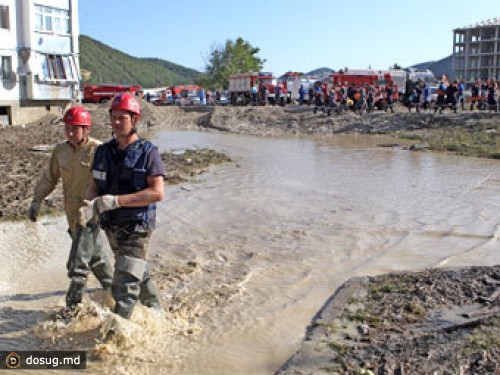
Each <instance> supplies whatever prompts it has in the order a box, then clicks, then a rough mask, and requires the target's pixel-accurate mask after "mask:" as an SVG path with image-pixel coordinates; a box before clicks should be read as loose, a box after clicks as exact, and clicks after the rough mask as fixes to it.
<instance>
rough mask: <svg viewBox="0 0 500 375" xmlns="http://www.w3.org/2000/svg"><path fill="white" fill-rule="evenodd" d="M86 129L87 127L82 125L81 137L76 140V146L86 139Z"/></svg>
mask: <svg viewBox="0 0 500 375" xmlns="http://www.w3.org/2000/svg"><path fill="white" fill-rule="evenodd" d="M86 130H87V127H86V126H84V127H83V129H82V134H83V135H82V139H80V140H79V141H78V142H76V145H77V146H81V145H82V144H83V143H84V142H85V141H86V140H87V137H88V135H87V134H85V131H86Z"/></svg>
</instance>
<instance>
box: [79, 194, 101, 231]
mask: <svg viewBox="0 0 500 375" xmlns="http://www.w3.org/2000/svg"><path fill="white" fill-rule="evenodd" d="M89 221H97V212H96V209H95V199H93V200H91V201H88V200H84V201H83V206H82V207H80V208H79V209H78V224H79V225H81V226H82V227H83V228H85V227H86V226H87V224H88V223H89Z"/></svg>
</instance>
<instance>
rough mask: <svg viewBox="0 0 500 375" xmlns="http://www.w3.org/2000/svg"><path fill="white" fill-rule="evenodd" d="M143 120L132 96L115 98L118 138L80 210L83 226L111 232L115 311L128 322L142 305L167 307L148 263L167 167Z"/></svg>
mask: <svg viewBox="0 0 500 375" xmlns="http://www.w3.org/2000/svg"><path fill="white" fill-rule="evenodd" d="M140 115H141V110H140V107H139V103H138V102H137V100H136V99H135V98H134V97H133V96H132V95H130V94H119V95H117V96H116V97H115V98H114V99H113V101H112V103H111V108H110V117H111V126H112V128H113V135H114V138H113V139H112V140H111V141H109V142H107V143H105V144H103V145H101V146H99V147H98V149H97V151H96V154H95V157H94V161H93V163H92V177H93V178H91V179H90V183H89V189H88V191H87V199H89V200H86V201H85V202H84V203H85V205H84V206H82V208H81V209H80V222H81V223H82V224H85V223H86V222H88V221H94V220H96V218H97V217H99V222H100V225H101V227H102V228H103V229H104V230H105V232H106V236H107V237H108V240H109V244H110V247H111V249H112V250H113V253H114V255H115V273H114V276H113V285H112V294H113V297H114V299H115V302H116V305H115V312H116V313H117V314H118V315H120V316H122V317H123V318H126V319H129V318H130V317H131V316H132V312H133V310H134V306H135V305H136V304H137V302H138V301H140V302H141V303H142V304H144V305H146V306H147V307H152V308H157V309H158V310H159V309H160V307H161V306H160V301H159V300H158V296H157V294H156V289H155V286H154V284H153V281H152V280H151V277H150V275H149V267H148V265H147V262H146V258H147V247H148V243H149V239H150V237H151V234H152V231H153V229H154V228H155V223H156V205H155V203H156V202H158V201H161V200H162V199H163V194H164V193H163V177H164V175H165V168H164V166H163V163H162V160H161V158H160V154H159V152H158V149H157V148H156V147H155V146H153V144H152V143H151V142H149V141H146V140H144V139H142V138H139V136H138V135H137V129H136V125H137V122H138V121H139V118H140Z"/></svg>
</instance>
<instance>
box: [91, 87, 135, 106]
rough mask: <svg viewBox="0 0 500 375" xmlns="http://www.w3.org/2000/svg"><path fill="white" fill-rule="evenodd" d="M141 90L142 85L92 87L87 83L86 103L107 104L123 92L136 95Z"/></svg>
mask: <svg viewBox="0 0 500 375" xmlns="http://www.w3.org/2000/svg"><path fill="white" fill-rule="evenodd" d="M140 89H141V86H140V85H112V84H110V85H92V84H90V83H86V84H85V85H83V102H84V103H106V102H107V101H108V100H111V98H112V97H113V96H115V95H116V94H119V93H121V92H130V93H131V94H135V93H136V92H138V91H139V90H140Z"/></svg>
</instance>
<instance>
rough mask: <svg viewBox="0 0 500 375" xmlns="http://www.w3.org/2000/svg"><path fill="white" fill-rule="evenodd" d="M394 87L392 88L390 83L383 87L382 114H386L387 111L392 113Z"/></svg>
mask: <svg viewBox="0 0 500 375" xmlns="http://www.w3.org/2000/svg"><path fill="white" fill-rule="evenodd" d="M393 95H394V87H393V86H392V82H391V81H389V82H387V84H386V85H385V108H384V112H387V110H388V109H390V110H391V112H392V113H394V98H393Z"/></svg>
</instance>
